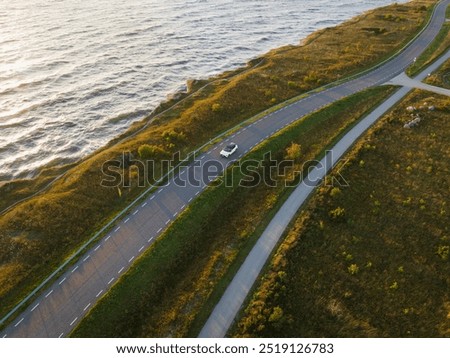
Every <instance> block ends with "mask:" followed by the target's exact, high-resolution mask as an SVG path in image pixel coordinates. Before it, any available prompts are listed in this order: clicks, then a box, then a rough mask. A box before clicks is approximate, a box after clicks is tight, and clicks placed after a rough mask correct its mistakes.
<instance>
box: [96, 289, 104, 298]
mask: <svg viewBox="0 0 450 358" xmlns="http://www.w3.org/2000/svg"><path fill="white" fill-rule="evenodd" d="M102 292H103V290H100V291H99V292H98V293H97V295H96V296H95V297H98V296H100V295H101V294H102Z"/></svg>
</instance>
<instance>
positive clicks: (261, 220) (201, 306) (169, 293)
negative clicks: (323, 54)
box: [74, 88, 392, 337]
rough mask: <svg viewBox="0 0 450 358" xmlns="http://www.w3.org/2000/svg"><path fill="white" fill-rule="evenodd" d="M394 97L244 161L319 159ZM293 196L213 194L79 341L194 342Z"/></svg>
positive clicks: (319, 117) (100, 308)
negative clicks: (295, 153)
mask: <svg viewBox="0 0 450 358" xmlns="http://www.w3.org/2000/svg"><path fill="white" fill-rule="evenodd" d="M391 91H392V90H391V89H389V88H376V89H372V90H370V91H368V92H365V93H361V94H357V95H355V96H352V97H350V98H348V99H345V100H342V101H340V102H338V103H336V104H334V105H332V106H330V107H328V108H325V109H323V110H322V111H320V112H318V113H317V114H313V115H311V116H309V117H308V118H305V119H303V120H301V121H300V122H299V123H297V124H295V125H293V126H291V127H289V128H288V129H285V130H284V131H283V132H282V133H280V134H278V135H276V136H275V137H274V138H273V139H271V140H269V141H267V142H266V143H264V144H263V145H261V146H259V147H258V148H257V150H255V151H254V152H252V153H250V154H249V155H248V156H247V158H246V159H258V160H261V158H262V156H263V154H264V153H266V152H268V151H270V152H272V153H273V156H274V157H276V158H278V159H282V158H283V156H284V154H283V153H284V152H285V148H286V147H287V146H289V145H290V144H291V143H292V142H298V143H301V145H302V148H303V150H302V151H303V155H302V161H306V160H308V159H314V158H315V157H317V156H318V155H319V153H321V152H322V150H323V149H324V148H325V147H327V146H329V145H331V144H332V143H333V142H334V140H335V138H336V137H337V136H338V135H339V134H340V133H342V132H343V131H346V130H347V129H348V127H349V126H352V125H353V124H354V123H356V122H357V120H358V118H360V116H361V115H362V114H363V113H364V112H366V111H367V110H368V109H369V108H371V107H372V106H373V105H375V104H376V103H378V102H379V101H380V100H381V99H382V98H385V97H386V96H387V94H389V93H391ZM311 133H314V134H315V135H311ZM227 176H228V177H231V176H232V177H233V183H236V184H237V183H238V182H239V180H240V179H242V177H243V175H242V174H241V173H240V172H238V171H235V170H229V171H228V173H227ZM291 190H292V189H291V188H284V187H283V186H281V185H278V186H277V187H274V188H271V187H268V186H266V185H264V184H261V185H259V186H257V187H255V188H251V189H250V188H242V187H239V186H237V185H235V186H234V187H233V188H226V187H224V186H218V187H214V188H210V189H208V190H207V191H206V192H205V193H204V194H202V195H201V196H200V197H199V199H197V200H196V201H195V202H194V203H193V204H192V205H191V207H190V208H189V210H188V211H187V212H185V213H184V214H183V215H182V216H181V217H180V218H179V220H177V221H176V222H175V223H174V224H172V226H171V227H170V229H169V230H168V231H167V232H166V233H165V234H164V235H163V237H161V239H160V240H159V241H158V243H157V244H156V245H155V246H154V247H153V249H152V250H151V251H150V252H149V253H147V254H146V255H145V256H144V257H143V258H142V259H141V260H139V261H137V262H136V264H135V265H134V266H133V269H132V270H131V271H130V272H129V273H127V274H126V275H125V276H124V277H123V278H122V279H121V280H120V282H119V283H117V284H116V285H115V286H114V287H113V288H112V290H111V291H110V292H109V293H108V294H107V296H105V298H103V299H102V301H101V302H100V303H99V304H98V305H97V306H96V307H95V308H94V309H93V311H92V312H91V313H90V315H89V316H88V317H87V318H86V319H85V320H83V321H82V322H81V324H80V326H79V327H78V328H77V330H76V331H75V332H74V336H76V337H93V336H105V337H116V336H127V337H134V336H138V337H141V336H169V335H170V336H195V335H196V333H197V331H198V330H199V328H201V324H202V322H203V321H204V319H205V318H206V317H207V315H208V313H209V312H210V311H211V309H212V308H213V307H214V305H215V302H216V301H217V300H218V299H219V298H220V295H221V293H222V292H223V290H224V289H225V288H226V286H227V284H228V282H229V281H230V279H231V278H232V277H233V275H234V273H235V271H236V270H237V269H238V268H239V266H240V264H241V263H242V261H243V260H244V259H245V257H246V255H247V253H248V252H249V251H250V249H251V248H252V246H253V244H254V242H255V241H256V240H257V238H258V237H259V234H260V233H261V232H262V230H264V227H265V225H266V224H267V223H268V222H269V221H270V218H271V217H272V215H273V214H274V213H275V212H276V209H277V208H278V207H279V206H280V205H281V204H282V202H283V200H284V199H285V198H286V197H287V196H288V194H289V193H290V191H291ZM243 213H244V214H243ZM144 312H145V313H144ZM150 322H151V323H150Z"/></svg>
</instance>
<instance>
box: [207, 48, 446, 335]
mask: <svg viewBox="0 0 450 358" xmlns="http://www.w3.org/2000/svg"><path fill="white" fill-rule="evenodd" d="M449 57H450V51H449V52H447V54H446V55H444V56H442V57H441V58H440V59H439V60H438V61H436V62H435V63H433V64H432V65H431V66H429V67H428V68H427V69H426V70H424V71H423V72H421V73H420V74H419V75H418V76H417V77H416V78H415V79H414V80H412V79H411V81H407V80H405V79H404V77H406V75H405V76H404V77H403V76H402V77H400V78H401V79H402V80H401V81H395V82H393V81H392V80H391V81H389V82H388V83H393V84H403V83H404V84H406V85H408V86H406V87H403V88H401V89H400V90H398V91H397V92H396V93H394V94H393V95H392V96H391V97H390V98H389V99H387V100H386V101H385V102H383V103H382V104H381V105H380V106H378V107H377V108H376V109H375V110H374V111H373V112H372V113H370V114H369V115H368V116H367V117H365V118H364V119H363V120H362V121H361V122H360V123H358V125H356V126H355V127H354V128H352V129H351V130H350V131H349V132H348V133H347V134H346V135H345V136H344V137H343V138H342V139H341V140H340V141H339V142H338V143H337V144H336V145H335V146H334V147H333V148H332V149H331V151H330V152H329V153H328V154H327V155H326V156H325V157H323V158H322V160H321V161H320V163H319V164H318V165H317V166H316V167H315V168H314V169H313V170H312V171H311V172H310V174H309V175H308V177H307V178H306V180H304V181H303V182H302V183H300V185H299V186H298V187H297V188H296V189H295V190H294V192H293V193H292V194H291V195H290V196H289V198H288V199H287V200H286V202H285V203H284V204H283V206H282V207H281V208H280V210H279V211H278V212H277V213H276V215H275V216H274V218H273V219H272V220H271V222H270V223H269V225H268V226H267V228H266V229H265V230H264V232H263V233H262V235H261V237H260V238H259V239H258V241H257V242H256V244H255V246H254V247H253V249H252V250H251V251H250V253H249V255H248V256H247V258H246V259H245V261H244V263H243V264H242V266H241V267H240V269H239V271H238V272H237V273H236V275H235V276H234V278H233V280H232V282H231V283H230V285H229V286H228V287H227V289H226V290H225V293H224V294H223V296H222V298H221V299H220V301H219V303H218V304H217V305H216V307H215V308H214V310H213V312H212V314H211V315H210V317H209V318H208V320H207V322H206V323H205V325H204V327H203V329H202V330H201V332H200V334H199V337H200V338H211V337H214V338H221V337H225V335H226V333H227V331H228V329H229V328H230V326H231V324H232V323H233V321H234V319H235V317H236V315H237V314H238V312H239V310H240V309H241V306H242V304H243V303H244V301H245V299H246V297H247V295H248V293H249V292H250V290H251V288H252V287H253V285H254V284H255V282H256V280H257V278H258V277H259V274H260V272H261V270H262V268H263V267H264V265H265V263H266V262H267V260H268V258H269V256H270V255H271V253H272V251H273V249H274V248H275V246H276V245H277V244H278V242H279V240H280V239H281V237H282V236H283V233H284V232H285V230H286V228H287V227H288V225H289V223H290V222H291V221H292V219H293V218H294V217H295V216H296V214H297V212H298V210H299V209H300V207H301V206H302V205H303V204H304V203H305V201H306V200H307V199H308V197H309V196H310V195H311V193H312V192H313V191H314V190H315V188H316V187H317V185H319V184H320V183H321V182H322V180H323V178H324V177H325V175H326V174H327V172H328V171H329V170H331V169H332V168H333V167H334V166H335V165H336V163H337V162H338V161H339V159H341V158H342V156H343V155H344V154H345V153H346V152H347V150H348V149H349V148H350V147H351V146H352V145H353V144H354V143H355V141H356V140H357V139H358V138H359V137H360V136H361V135H362V134H363V133H364V132H365V131H366V130H367V129H368V128H369V127H370V126H372V125H373V124H374V123H375V122H376V121H377V120H378V119H379V118H380V117H381V116H383V115H384V114H385V113H386V112H387V111H388V110H389V109H390V108H391V107H393V106H394V105H395V104H396V103H398V101H400V100H401V99H402V98H403V97H405V96H406V94H408V92H409V91H410V89H411V88H412V87H416V86H410V84H411V83H412V84H414V85H417V84H422V83H421V82H420V81H421V80H423V79H424V78H426V76H427V74H428V73H431V72H433V71H435V70H436V69H437V68H439V67H440V66H441V65H442V64H443V63H444V62H445V61H446V60H447V59H448V58H449ZM396 78H399V77H396ZM406 78H408V77H406ZM417 87H418V88H422V86H417ZM436 88H438V87H436ZM424 89H429V87H428V86H425V88H424ZM442 94H446V95H447V96H450V91H448V90H447V92H444V93H442Z"/></svg>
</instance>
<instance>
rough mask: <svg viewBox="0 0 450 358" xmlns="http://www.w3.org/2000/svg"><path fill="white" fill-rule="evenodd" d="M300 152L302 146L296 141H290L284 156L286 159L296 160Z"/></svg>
mask: <svg viewBox="0 0 450 358" xmlns="http://www.w3.org/2000/svg"><path fill="white" fill-rule="evenodd" d="M301 154H302V146H301V145H300V144H298V143H294V142H292V143H291V145H290V146H289V147H287V148H286V156H285V159H287V160H294V161H297V160H298V159H299V158H300V156H301Z"/></svg>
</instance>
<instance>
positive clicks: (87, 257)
mask: <svg viewBox="0 0 450 358" xmlns="http://www.w3.org/2000/svg"><path fill="white" fill-rule="evenodd" d="M89 257H91V255H87V256H86V257H85V258H84V259H83V262H86V260H87V259H89Z"/></svg>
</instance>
